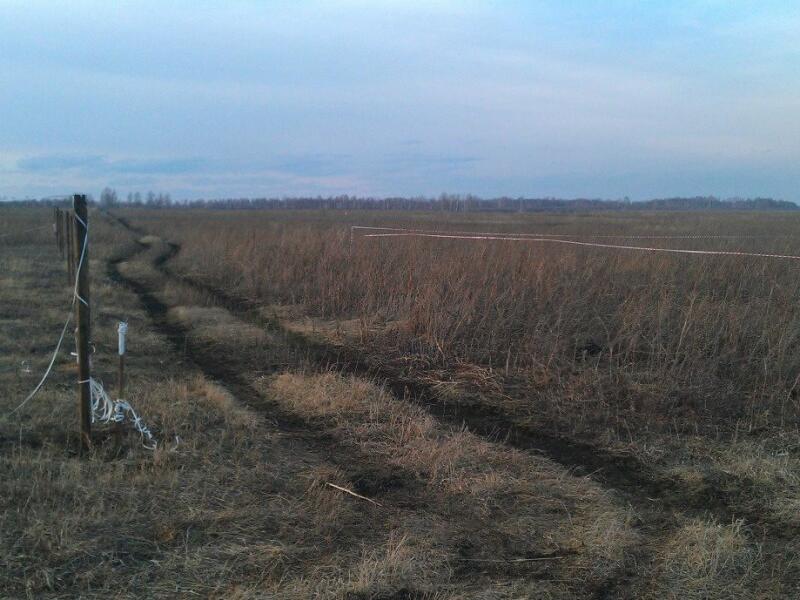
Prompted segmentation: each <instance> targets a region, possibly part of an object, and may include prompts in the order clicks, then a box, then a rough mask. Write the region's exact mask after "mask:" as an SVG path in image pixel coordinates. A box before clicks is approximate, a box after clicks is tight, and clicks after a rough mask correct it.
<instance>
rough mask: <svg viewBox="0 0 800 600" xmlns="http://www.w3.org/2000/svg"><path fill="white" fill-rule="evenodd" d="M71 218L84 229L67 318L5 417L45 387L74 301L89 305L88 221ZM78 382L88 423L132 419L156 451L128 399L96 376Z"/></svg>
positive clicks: (142, 422)
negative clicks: (85, 286) (85, 388)
mask: <svg viewBox="0 0 800 600" xmlns="http://www.w3.org/2000/svg"><path fill="white" fill-rule="evenodd" d="M71 217H72V219H74V220H76V221H77V222H79V223H80V224H81V225H82V226H83V228H84V237H83V244H82V245H81V250H80V254H79V258H78V264H77V265H76V266H75V271H74V285H73V286H72V300H71V301H70V305H69V312H68V314H67V319H66V321H64V325H63V327H62V328H61V334H60V336H59V338H58V342H57V343H56V346H55V349H54V350H53V354H52V356H51V357H50V362H49V363H48V365H47V368H46V369H45V371H44V374H43V375H42V377H41V379H40V380H39V383H37V384H36V387H34V388H33V390H32V391H31V392H30V393H29V394H28V395H27V396H26V397H25V399H24V400H23V401H22V402H20V403H19V404H18V405H17V407H16V408H14V409H13V410H12V411H11V412H9V413H7V414H6V415H5V417H6V418H8V417H10V416H12V415H14V414H15V413H17V412H18V411H19V410H20V409H22V408H23V407H24V406H25V405H26V404H27V403H28V402H30V400H32V399H33V398H34V397H35V396H36V394H38V393H39V391H40V390H41V389H42V387H43V386H44V384H45V382H46V381H47V379H48V377H49V376H50V374H51V372H52V370H53V366H54V365H55V362H56V358H57V357H58V353H59V352H60V350H61V345H62V344H63V342H64V338H65V337H66V333H67V329H68V328H69V324H70V323H71V322H72V319H73V316H74V312H75V305H76V303H77V302H80V303H82V304H84V305H85V306H87V307H88V306H89V303H88V300H87V299H86V298H83V297H82V296H81V294H80V293H79V283H80V280H81V275H82V274H83V275H84V276H87V275H88V274H86V273H84V272H83V269H84V268H85V265H84V263H85V262H86V261H85V258H86V253H87V249H88V245H89V223H88V219H87V220H83V219H81V217H80V216H78V215H77V214H75V213H72V214H71ZM56 218H59V217H56ZM44 227H53V225H51V224H47V225H41V226H39V227H34V228H31V229H28V230H25V231H23V232H18V233H25V232H26V231H34V230H37V229H43V228H44ZM69 229H71V228H70V227H68V230H69ZM55 231H56V230H55V228H54V232H55ZM7 235H16V233H14V234H7ZM4 237H5V236H4ZM86 266H88V265H86ZM125 329H127V325H126V327H125ZM121 343H122V342H121ZM120 347H122V346H120ZM24 362H25V361H23V363H24ZM6 370H10V369H6ZM6 370H3V371H0V373H2V372H6ZM78 384H79V385H83V384H88V385H89V390H90V398H89V400H90V402H89V404H90V406H89V408H90V412H89V416H90V419H91V423H94V422H96V421H101V422H104V423H123V422H124V421H125V420H126V419H128V420H130V421H131V423H132V424H133V426H134V428H135V429H136V430H137V431H138V432H139V433H140V434H141V436H142V443H143V445H144V447H145V448H147V449H148V450H155V449H156V447H157V442H156V439H155V437H154V436H153V434H152V432H151V431H150V429H149V428H148V427H147V426H146V425H145V423H144V421H143V420H142V418H141V417H140V416H139V415H138V414H137V413H136V412H135V410H134V409H133V406H131V404H130V403H128V402H126V401H124V400H122V399H119V398H118V399H117V400H111V398H110V397H109V396H108V393H107V392H106V391H105V389H104V388H103V385H102V383H100V381H98V380H97V379H95V378H93V377H91V376H90V377H89V378H88V379H87V380H85V381H81V380H80V379H79V381H78Z"/></svg>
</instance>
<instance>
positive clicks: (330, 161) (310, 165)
mask: <svg viewBox="0 0 800 600" xmlns="http://www.w3.org/2000/svg"><path fill="white" fill-rule="evenodd" d="M350 159H351V156H350V155H347V154H323V153H315V154H299V155H294V156H288V157H284V158H282V159H279V160H278V161H276V162H275V163H274V164H273V166H274V168H275V170H277V171H280V172H282V173H287V174H291V175H301V176H311V177H328V176H331V175H342V174H344V173H346V172H347V171H348V170H349V169H348V164H349V162H350Z"/></svg>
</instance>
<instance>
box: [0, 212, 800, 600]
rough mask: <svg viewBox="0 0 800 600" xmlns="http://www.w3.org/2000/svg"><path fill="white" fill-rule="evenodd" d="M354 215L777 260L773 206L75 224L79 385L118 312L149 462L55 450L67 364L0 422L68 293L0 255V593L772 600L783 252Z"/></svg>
mask: <svg viewBox="0 0 800 600" xmlns="http://www.w3.org/2000/svg"><path fill="white" fill-rule="evenodd" d="M50 220H51V213H50V212H49V211H48V210H44V209H42V210H38V209H9V210H4V212H2V213H0V233H2V232H10V231H22V230H24V229H27V228H29V227H36V226H39V225H42V224H47V223H49V222H50ZM352 225H372V226H379V227H395V228H412V229H413V228H420V229H426V230H442V231H444V230H448V231H479V232H507V233H515V234H521V233H529V232H536V233H543V234H548V235H552V234H558V235H561V236H643V235H644V236H679V235H681V236H683V235H686V236H703V237H699V238H695V237H691V238H680V239H675V238H672V237H652V238H650V239H632V238H627V239H626V238H616V237H602V238H600V237H596V238H589V237H580V238H579V237H574V238H572V239H581V240H584V241H587V240H588V241H592V240H593V241H595V242H602V243H612V244H628V245H647V246H653V247H662V248H667V247H669V248H684V249H714V250H745V251H748V252H765V253H775V254H793V255H794V254H800V218H798V217H797V216H795V215H786V214H775V213H771V214H770V213H764V214H757V213H735V214H710V213H708V214H706V213H699V214H688V215H687V214H669V213H649V214H640V213H615V214H607V213H592V214H581V215H557V214H533V215H529V214H525V215H519V214H481V213H476V214H439V213H426V214H422V213H420V214H413V213H412V214H409V213H396V214H395V213H388V212H378V211H375V212H369V213H367V212H351V213H349V214H347V213H345V212H343V211H333V212H312V211H307V212H288V211H287V212H281V211H269V212H258V211H242V212H236V211H224V212H223V211H200V210H197V211H193V210H192V211H190V210H172V211H170V210H154V211H146V210H127V211H126V210H121V209H120V210H116V211H112V213H111V214H106V213H101V212H99V211H95V212H93V213H92V227H93V230H92V244H93V245H92V253H91V263H90V264H91V269H92V285H93V290H92V299H93V311H94V331H95V334H94V337H93V342H94V343H95V346H96V356H95V370H96V372H97V373H98V375H99V376H100V377H101V378H103V377H105V378H106V380H107V382H108V383H110V382H111V381H113V374H114V358H115V356H114V346H115V336H116V333H115V323H116V320H117V319H118V318H119V317H127V318H128V320H129V323H130V326H131V343H130V352H131V354H130V357H129V369H130V383H129V390H130V400H131V402H132V403H133V405H134V406H135V407H136V409H137V411H138V412H140V413H141V414H142V415H143V417H144V419H145V420H146V421H147V423H148V425H150V426H151V427H152V428H153V429H154V431H155V432H156V436H157V437H158V439H159V440H160V447H159V449H158V450H156V451H155V452H150V451H148V450H145V449H144V448H142V447H141V444H140V441H139V439H138V436H137V435H135V434H134V433H130V434H128V435H127V436H126V437H125V438H124V440H123V443H122V447H121V448H117V447H115V445H114V443H113V440H112V438H109V437H107V436H106V435H104V432H103V430H102V429H99V430H98V431H97V432H96V435H97V440H96V444H95V448H94V449H93V450H92V452H91V453H90V455H89V456H88V457H84V458H81V459H79V458H77V457H76V455H75V454H76V453H75V450H76V439H75V437H74V432H72V428H71V427H70V425H71V424H72V423H73V421H74V413H75V408H74V406H75V400H74V387H73V386H74V376H75V374H74V367H73V366H72V365H71V361H70V359H69V358H68V357H67V356H66V355H65V354H64V353H62V357H61V359H60V360H59V361H58V362H57V365H56V370H55V374H54V375H53V376H52V377H51V379H50V381H49V382H48V384H47V386H46V387H45V388H44V390H43V392H42V393H41V394H40V395H39V396H37V397H36V398H35V399H34V400H33V401H31V403H30V404H29V405H28V406H26V407H25V408H24V409H23V410H21V411H20V412H19V413H18V414H15V415H13V416H6V415H7V414H8V412H9V411H10V410H12V409H13V408H14V407H15V406H16V405H17V404H18V403H19V401H20V400H21V398H23V397H24V396H25V394H26V393H27V392H28V391H29V390H30V388H32V387H33V386H34V385H35V384H36V382H37V381H38V376H39V374H40V373H41V372H42V370H43V369H44V367H45V366H46V364H47V361H48V360H49V355H48V353H49V352H50V351H51V349H52V345H53V344H54V343H55V340H56V338H57V335H58V333H59V331H60V327H61V325H62V324H63V317H64V316H65V314H64V313H65V311H67V309H68V307H69V300H70V291H69V288H68V282H67V277H66V273H65V271H64V268H63V261H62V260H61V259H59V258H58V257H57V251H56V249H55V245H54V243H53V240H52V234H51V232H50V231H49V230H47V229H46V228H45V229H40V230H37V231H34V232H30V233H24V234H23V233H19V234H15V235H12V236H9V237H7V238H0V264H2V270H1V271H0V273H1V274H0V278H2V282H3V283H2V288H0V306H1V307H2V309H1V311H0V390H2V395H0V414H2V415H3V416H2V417H0V443H2V455H0V469H2V483H0V486H2V488H0V489H2V494H0V503H1V504H0V511H1V512H0V523H1V524H2V526H0V536H1V537H0V565H2V568H1V569H0V590H2V595H6V596H9V597H26V596H28V597H47V596H49V597H73V596H76V595H79V594H82V595H84V596H90V597H109V596H111V597H142V596H151V597H173V596H176V595H178V596H180V595H189V594H199V595H200V596H205V597H238V598H260V597H279V598H284V597H286V598H308V597H330V598H663V597H666V598H733V597H736V598H793V597H797V595H798V594H800V542H799V541H798V530H799V529H800V517H798V514H800V513H799V512H798V511H800V463H798V458H799V456H800V431H798V420H799V419H800V400H798V390H797V386H798V383H799V382H800V353H798V350H799V349H800V348H799V346H800V337H798V336H800V311H798V309H797V308H796V307H797V305H798V298H800V294H798V292H800V261H797V260H791V259H769V258H763V257H762V258H758V257H741V256H707V255H672V254H658V253H650V252H641V251H630V250H628V251H626V250H615V249H601V248H594V247H573V246H567V245H563V244H555V243H544V242H524V241H509V240H462V239H449V238H444V239H443V238H421V237H384V238H375V237H366V235H365V234H369V233H377V231H375V232H369V231H364V230H355V231H353V230H352V229H351V226H352ZM705 236H737V237H735V238H731V237H705ZM738 236H744V237H738ZM23 360H24V361H26V363H25V366H24V367H23V366H22V362H21V361H23ZM28 367H29V368H30V371H31V372H30V373H28V372H27V371H28V370H29V369H28ZM71 433H72V434H71ZM334 486H338V487H334ZM342 488H343V489H344V490H348V491H350V492H353V493H355V494H358V496H355V495H352V494H350V493H348V492H347V491H342Z"/></svg>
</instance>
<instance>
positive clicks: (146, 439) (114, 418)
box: [78, 377, 158, 450]
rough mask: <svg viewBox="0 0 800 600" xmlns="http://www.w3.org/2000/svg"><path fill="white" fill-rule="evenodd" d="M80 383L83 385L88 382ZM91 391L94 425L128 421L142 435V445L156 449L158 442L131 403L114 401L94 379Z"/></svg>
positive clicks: (91, 383) (90, 383)
mask: <svg viewBox="0 0 800 600" xmlns="http://www.w3.org/2000/svg"><path fill="white" fill-rule="evenodd" d="M78 383H79V384H82V383H86V381H79V382H78ZM89 389H90V390H91V398H92V423H96V422H98V421H99V422H101V423H124V422H125V421H126V420H128V421H130V422H131V423H133V426H134V428H135V429H136V431H138V432H139V433H140V434H141V436H142V445H143V446H144V447H145V448H147V449H148V450H155V449H156V447H157V446H158V442H157V441H156V439H155V437H154V436H153V434H152V432H151V431H150V429H149V428H148V427H147V425H145V424H144V421H142V418H141V417H140V416H139V415H137V414H136V411H135V410H133V407H132V406H131V405H130V403H128V402H126V401H125V400H112V399H111V398H110V397H109V395H108V393H106V391H105V389H104V388H103V384H102V383H100V382H99V381H97V380H96V379H94V378H92V377H90V378H89Z"/></svg>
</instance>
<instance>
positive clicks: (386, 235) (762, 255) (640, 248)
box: [361, 233, 800, 260]
mask: <svg viewBox="0 0 800 600" xmlns="http://www.w3.org/2000/svg"><path fill="white" fill-rule="evenodd" d="M361 237H364V238H391V237H423V238H440V239H454V240H489V241H507V242H538V243H549V244H569V245H573V246H584V247H591V248H607V249H613V250H636V251H640V252H662V253H669V254H693V255H710V256H749V257H755V258H777V259H788V260H800V256H797V255H792V254H768V253H763V252H742V251H735V250H684V249H680V248H654V247H649V246H625V245H622V244H601V243H597V242H579V241H577V240H565V239H557V238H551V237H535V238H530V237H500V236H491V235H481V236H467V235H446V234H441V233H370V234H366V235H363V236H361Z"/></svg>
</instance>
